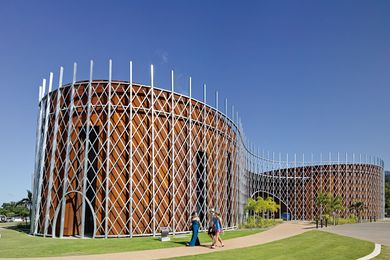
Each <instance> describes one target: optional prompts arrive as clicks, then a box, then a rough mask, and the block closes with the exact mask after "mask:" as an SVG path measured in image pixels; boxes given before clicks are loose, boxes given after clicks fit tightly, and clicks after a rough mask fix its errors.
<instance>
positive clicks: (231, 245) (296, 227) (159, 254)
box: [2, 222, 314, 260]
mask: <svg viewBox="0 0 390 260" xmlns="http://www.w3.org/2000/svg"><path fill="white" fill-rule="evenodd" d="M313 228H314V226H313V225H310V224H307V223H302V222H284V223H282V224H279V225H277V226H275V227H273V228H271V229H268V230H266V231H263V232H260V233H257V234H254V235H249V236H244V237H238V238H233V239H229V240H225V241H224V243H225V247H223V248H221V247H217V248H216V249H210V247H209V245H210V243H206V244H203V245H202V246H197V247H184V246H183V247H171V248H164V249H153V250H144V251H130V252H121V253H109V254H99V255H79V256H60V257H45V258H24V259H26V260H27V259H28V260H34V259H55V260H65V259H72V260H92V259H94V260H95V259H96V260H111V259H113V260H121V259H126V260H127V259H142V260H147V259H161V258H169V257H179V256H187V255H198V254H207V253H212V252H216V251H223V250H228V249H236V248H243V247H248V246H255V245H259V244H264V243H268V242H272V241H276V240H280V239H283V238H288V237H292V236H295V235H298V234H302V233H304V232H306V231H309V230H311V229H313ZM2 259H3V258H2ZM19 259H22V258H19Z"/></svg>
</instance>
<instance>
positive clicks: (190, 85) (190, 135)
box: [188, 77, 193, 214]
mask: <svg viewBox="0 0 390 260" xmlns="http://www.w3.org/2000/svg"><path fill="white" fill-rule="evenodd" d="M189 91H190V116H189V120H190V122H189V123H190V131H189V133H188V135H189V139H190V144H189V147H190V148H189V156H190V165H189V166H190V169H189V170H190V181H189V190H190V196H189V205H190V214H191V211H192V210H193V208H192V183H193V176H192V175H193V173H192V165H193V160H192V79H191V77H190V78H189Z"/></svg>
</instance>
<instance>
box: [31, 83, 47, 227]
mask: <svg viewBox="0 0 390 260" xmlns="http://www.w3.org/2000/svg"><path fill="white" fill-rule="evenodd" d="M42 87H43V95H44V94H45V88H46V79H43V81H42ZM49 89H50V86H49ZM49 113H50V91H49V92H48V93H47V97H46V112H45V115H44V120H45V127H44V130H43V141H42V151H41V158H40V161H39V163H40V164H39V165H40V167H39V183H38V194H37V204H36V205H37V211H36V212H35V219H34V220H35V223H34V224H35V227H34V234H37V233H38V223H39V214H40V204H41V196H42V182H43V171H44V166H45V156H46V140H47V131H48V125H49Z"/></svg>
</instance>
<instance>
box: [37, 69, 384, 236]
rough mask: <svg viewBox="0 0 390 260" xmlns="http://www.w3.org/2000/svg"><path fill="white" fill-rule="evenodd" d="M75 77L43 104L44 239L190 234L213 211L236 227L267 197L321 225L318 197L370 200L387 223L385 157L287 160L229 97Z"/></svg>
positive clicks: (40, 200)
mask: <svg viewBox="0 0 390 260" xmlns="http://www.w3.org/2000/svg"><path fill="white" fill-rule="evenodd" d="M110 66H111V65H110ZM110 71H111V68H110ZM131 75H132V74H131ZM172 75H173V74H172ZM75 76H76V74H75V73H74V78H73V81H72V83H71V84H68V85H64V86H61V87H60V88H59V89H57V90H55V91H51V92H50V93H48V94H47V95H45V96H44V97H41V99H40V102H39V112H38V120H37V125H38V127H37V144H36V159H35V174H34V178H33V208H32V213H33V214H32V216H33V218H32V225H31V232H32V233H33V234H35V235H43V236H76V237H106V238H107V237H133V236H142V235H156V234H157V233H160V230H161V228H163V227H168V228H169V229H170V231H171V232H172V233H180V232H188V231H189V230H190V224H191V223H190V216H191V213H192V212H194V211H196V212H197V213H198V214H199V217H200V220H201V229H203V230H205V229H207V227H208V212H209V211H210V209H211V208H215V209H216V210H217V211H218V212H220V213H221V216H222V218H223V220H224V221H223V226H224V228H227V229H228V228H235V227H237V226H238V225H239V224H240V223H242V222H243V221H244V219H245V203H246V199H247V198H248V197H257V196H262V197H264V198H266V197H269V196H271V197H273V198H274V199H275V200H276V201H277V203H279V204H280V206H281V210H279V212H277V213H274V214H275V216H276V217H281V216H282V214H283V213H289V214H291V218H292V219H296V220H298V219H302V220H312V219H314V218H315V217H316V216H318V215H319V214H321V209H318V208H317V207H316V206H315V203H314V201H315V199H316V196H317V194H318V192H330V193H332V194H333V195H334V196H341V197H342V198H343V202H344V208H348V206H349V205H350V204H351V203H353V202H355V201H363V202H364V205H365V209H364V211H363V213H362V217H363V218H365V219H370V218H382V217H383V209H384V189H383V185H384V180H383V174H384V171H383V169H384V165H383V161H382V160H380V159H377V158H371V157H366V158H364V157H363V158H362V156H355V155H353V156H352V158H351V156H350V157H349V158H348V156H347V155H345V158H344V160H341V159H340V155H339V154H338V155H337V160H332V156H331V154H329V159H328V160H327V161H326V160H325V157H323V156H322V155H321V160H320V161H319V162H314V160H313V156H312V158H311V160H309V161H305V159H304V156H303V158H302V159H303V160H301V161H299V160H297V157H296V156H294V157H293V158H291V157H290V159H289V158H288V156H287V157H286V160H282V159H281V155H280V154H279V155H277V154H274V153H272V154H270V153H267V154H266V153H264V152H262V153H260V152H259V151H256V150H255V149H254V147H253V146H252V145H249V144H248V143H247V141H246V138H245V135H244V132H243V129H242V124H241V123H240V120H239V118H238V115H237V116H236V115H234V112H233V113H232V114H233V117H232V119H230V118H228V117H227V110H226V112H225V113H222V112H220V111H219V110H218V100H217V105H216V106H217V109H216V108H213V107H211V106H209V105H207V104H206V93H205V92H204V100H203V102H201V101H198V100H196V99H194V98H192V96H191V94H190V96H186V95H181V94H179V93H176V92H174V88H173V81H172V90H171V91H167V90H163V89H158V88H154V87H153V84H151V86H144V85H140V84H135V83H133V82H132V76H131V77H130V81H126V82H125V81H112V80H111V74H110V77H109V80H92V65H91V76H90V80H88V81H76V80H75ZM152 82H153V81H152ZM44 84H45V83H44ZM50 84H51V83H50ZM60 85H61V84H60ZM190 93H191V91H190ZM225 106H226V105H225ZM234 119H235V120H234ZM333 159H334V158H333ZM349 214H350V212H349V211H348V210H343V212H341V215H342V216H343V217H348V215H349Z"/></svg>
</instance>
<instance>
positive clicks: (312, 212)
mask: <svg viewBox="0 0 390 260" xmlns="http://www.w3.org/2000/svg"><path fill="white" fill-rule="evenodd" d="M313 167H314V155H313V153H312V154H311V165H310V179H311V220H314V183H313V179H314V177H313Z"/></svg>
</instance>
